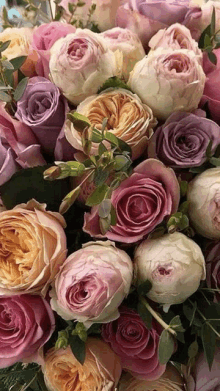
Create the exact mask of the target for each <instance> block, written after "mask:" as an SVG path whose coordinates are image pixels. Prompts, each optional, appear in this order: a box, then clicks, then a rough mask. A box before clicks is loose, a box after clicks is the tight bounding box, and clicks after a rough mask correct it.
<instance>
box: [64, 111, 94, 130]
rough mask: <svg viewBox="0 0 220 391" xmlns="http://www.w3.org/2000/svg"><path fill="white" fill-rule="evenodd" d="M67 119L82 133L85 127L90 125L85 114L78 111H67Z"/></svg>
mask: <svg viewBox="0 0 220 391" xmlns="http://www.w3.org/2000/svg"><path fill="white" fill-rule="evenodd" d="M67 119H69V120H70V121H71V122H72V123H73V125H74V128H75V129H76V130H77V132H79V133H82V132H83V130H84V129H85V128H88V127H90V126H91V123H90V121H89V120H88V118H87V117H85V115H82V114H79V113H76V112H75V113H67Z"/></svg>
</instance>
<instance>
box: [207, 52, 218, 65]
mask: <svg viewBox="0 0 220 391" xmlns="http://www.w3.org/2000/svg"><path fill="white" fill-rule="evenodd" d="M208 58H209V60H210V61H211V62H212V63H213V64H214V65H216V64H217V62H218V59H217V57H216V55H215V53H213V52H208Z"/></svg>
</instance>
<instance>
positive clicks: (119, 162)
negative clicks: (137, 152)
mask: <svg viewBox="0 0 220 391" xmlns="http://www.w3.org/2000/svg"><path fill="white" fill-rule="evenodd" d="M131 163H132V162H131V160H130V159H128V158H127V157H126V156H124V155H116V156H115V170H116V171H121V170H122V169H124V171H126V169H127V168H129V167H130V165H131Z"/></svg>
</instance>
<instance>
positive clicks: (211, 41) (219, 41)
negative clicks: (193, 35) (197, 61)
mask: <svg viewBox="0 0 220 391" xmlns="http://www.w3.org/2000/svg"><path fill="white" fill-rule="evenodd" d="M215 30H216V14H215V6H213V11H212V16H211V23H210V24H209V25H208V26H207V27H206V28H205V30H204V31H203V32H202V34H201V36H200V39H199V48H200V49H202V51H203V52H206V53H207V55H208V58H209V60H210V61H211V62H212V63H213V64H214V65H216V64H217V57H216V55H215V53H214V52H213V50H215V49H219V48H220V34H219V31H217V32H216V31H215Z"/></svg>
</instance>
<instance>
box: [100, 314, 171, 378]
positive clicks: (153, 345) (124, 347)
mask: <svg viewBox="0 0 220 391" xmlns="http://www.w3.org/2000/svg"><path fill="white" fill-rule="evenodd" d="M160 334H161V327H160V325H159V324H158V323H157V322H156V321H154V320H153V321H152V327H151V329H147V327H146V325H145V323H144V321H143V320H142V319H141V317H140V315H139V314H137V313H136V312H135V311H133V310H131V309H129V308H126V307H122V308H121V309H120V318H118V319H117V320H115V321H114V322H111V323H107V324H106V325H103V326H102V337H103V339H104V341H106V342H108V343H109V345H110V346H111V348H112V350H113V351H114V352H115V353H116V354H117V355H118V356H119V357H120V359H121V365H122V368H123V369H126V370H127V371H129V372H130V373H132V375H133V376H135V377H137V378H139V379H147V380H155V379H158V378H159V377H160V376H161V375H162V374H163V373H164V371H165V369H166V365H161V364H160V363H159V359H158V344H159V338H160Z"/></svg>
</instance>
